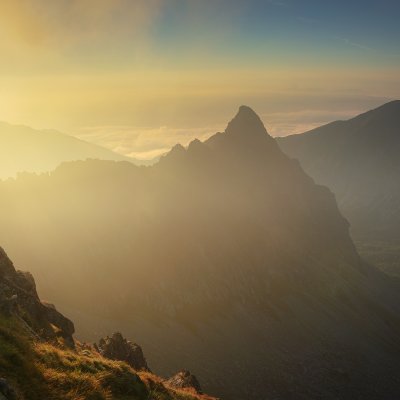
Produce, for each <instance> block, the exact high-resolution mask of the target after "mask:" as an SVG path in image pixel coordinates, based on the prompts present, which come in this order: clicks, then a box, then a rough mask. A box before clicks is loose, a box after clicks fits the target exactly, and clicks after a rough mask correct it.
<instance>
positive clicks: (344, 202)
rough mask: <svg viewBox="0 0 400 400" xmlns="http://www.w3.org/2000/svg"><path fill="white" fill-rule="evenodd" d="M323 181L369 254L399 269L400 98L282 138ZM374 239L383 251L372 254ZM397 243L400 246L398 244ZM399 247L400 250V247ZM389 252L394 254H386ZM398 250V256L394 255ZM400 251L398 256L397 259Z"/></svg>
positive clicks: (286, 148)
mask: <svg viewBox="0 0 400 400" xmlns="http://www.w3.org/2000/svg"><path fill="white" fill-rule="evenodd" d="M278 143H279V145H280V146H281V148H282V149H283V151H285V152H286V153H287V154H288V155H289V156H291V157H294V158H297V159H298V160H299V161H300V163H301V165H302V166H303V167H304V169H305V171H306V172H307V173H309V174H310V176H312V177H313V178H314V179H315V180H316V182H317V183H320V184H323V185H326V186H328V187H329V188H330V189H331V190H332V191H333V192H334V193H335V195H336V198H337V200H338V203H339V207H340V209H341V210H342V212H343V213H344V215H345V216H346V217H347V218H348V219H349V221H350V223H351V226H352V233H353V236H354V237H355V239H356V240H357V241H358V242H359V243H360V246H361V245H362V244H364V245H363V246H362V247H361V248H362V250H363V254H366V255H367V256H371V257H372V260H373V261H375V262H377V263H381V264H382V262H383V265H386V266H388V267H390V264H392V265H393V267H394V266H395V264H397V268H398V265H399V262H400V259H399V257H400V242H399V241H398V240H397V238H398V237H399V234H400V228H399V227H400V179H399V178H400V157H399V153H400V101H393V102H390V103H387V104H385V105H383V106H381V107H379V108H377V109H375V110H372V111H369V112H367V113H364V114H361V115H359V116H357V117H355V118H353V119H350V120H348V121H336V122H333V123H331V124H328V125H325V126H322V127H320V128H317V129H314V130H312V131H310V132H306V133H304V134H300V135H293V136H288V137H284V138H279V139H278ZM368 243H370V244H372V245H374V244H375V248H377V249H379V247H380V246H382V248H381V250H380V251H378V253H375V257H374V253H373V252H372V253H371V252H369V250H371V249H372V247H371V246H367V244H368ZM396 243H397V246H396ZM396 247H397V251H396ZM385 251H387V252H388V253H389V254H388V255H386V257H387V259H386V262H385V259H384V260H382V256H383V257H385V254H384V253H385ZM391 253H392V257H391V258H389V257H390V254H391ZM396 254H397V257H396Z"/></svg>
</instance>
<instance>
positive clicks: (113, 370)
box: [0, 314, 211, 400]
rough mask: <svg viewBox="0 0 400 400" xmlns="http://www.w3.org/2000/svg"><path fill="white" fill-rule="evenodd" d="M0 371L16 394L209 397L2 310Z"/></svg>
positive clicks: (172, 399)
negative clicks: (41, 335)
mask: <svg viewBox="0 0 400 400" xmlns="http://www.w3.org/2000/svg"><path fill="white" fill-rule="evenodd" d="M0 376H1V377H2V378H5V379H6V380H7V382H8V383H9V384H10V386H11V387H12V388H13V389H14V390H15V392H16V393H15V395H16V397H15V398H16V399H18V400H43V399H46V400H106V399H107V400H109V399H115V400H128V399H137V400H142V399H143V400H145V399H146V400H150V399H152V400H196V399H204V400H207V399H211V398H210V397H207V396H202V395H198V394H195V393H192V392H191V391H190V389H187V390H176V389H173V388H170V387H168V385H167V384H166V383H165V382H164V381H163V380H162V379H161V378H159V377H157V376H155V375H153V374H151V373H149V372H140V371H135V370H133V369H132V368H131V367H130V366H129V365H128V364H126V363H124V362H118V361H112V360H108V359H105V358H103V357H101V356H100V355H99V354H97V353H96V352H94V351H93V352H90V351H88V350H87V349H85V350H82V347H81V346H80V344H79V343H77V346H76V349H75V350H71V349H69V348H68V347H66V346H64V345H63V344H62V342H61V341H58V342H57V341H53V342H48V341H43V340H40V339H37V338H34V337H33V336H32V335H31V334H30V333H28V332H27V331H26V327H25V326H24V325H23V323H21V322H20V321H19V320H18V319H17V318H16V317H6V316H4V315H1V314H0ZM10 400H11V399H10Z"/></svg>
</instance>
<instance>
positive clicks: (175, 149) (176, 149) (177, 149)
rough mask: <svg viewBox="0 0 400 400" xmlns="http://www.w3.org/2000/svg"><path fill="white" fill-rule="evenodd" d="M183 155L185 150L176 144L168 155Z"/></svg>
mask: <svg viewBox="0 0 400 400" xmlns="http://www.w3.org/2000/svg"><path fill="white" fill-rule="evenodd" d="M182 153H185V148H184V147H183V146H182V145H181V144H180V143H178V144H176V145H175V146H174V147H173V148H172V149H171V151H170V152H169V153H168V154H182Z"/></svg>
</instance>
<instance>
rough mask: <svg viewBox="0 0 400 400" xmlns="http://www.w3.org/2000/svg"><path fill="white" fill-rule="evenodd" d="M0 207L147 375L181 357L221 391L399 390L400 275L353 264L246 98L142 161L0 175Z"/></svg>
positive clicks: (350, 395)
mask: <svg viewBox="0 0 400 400" xmlns="http://www.w3.org/2000/svg"><path fill="white" fill-rule="evenodd" d="M0 218H1V221H2V224H1V225H0V241H1V242H2V243H4V245H5V246H7V248H8V249H9V253H10V254H11V255H12V256H13V257H14V258H15V260H17V261H18V262H21V263H22V262H24V265H29V268H30V269H31V270H32V271H33V272H34V273H35V275H36V276H37V280H38V282H39V284H40V289H41V292H42V293H43V294H44V295H45V296H50V297H51V298H52V299H55V300H56V301H57V304H59V306H60V308H63V309H64V310H68V313H69V315H71V316H73V318H74V321H75V323H76V326H77V329H78V331H79V333H80V334H81V336H82V337H85V338H86V339H91V338H96V337H98V336H100V335H104V333H106V332H107V331H110V330H111V329H112V326H114V327H115V326H118V327H120V329H121V330H123V331H124V332H125V333H126V334H127V335H128V336H134V337H135V338H137V340H138V342H140V343H141V344H143V346H144V348H146V354H147V358H148V361H149V364H150V365H157V366H161V368H160V370H159V371H156V372H159V373H162V374H164V375H170V374H171V373H172V372H173V371H174V370H176V369H177V368H181V367H182V365H183V366H185V368H188V369H191V370H195V371H196V375H197V376H198V377H199V379H200V381H201V382H202V383H203V387H204V390H205V391H206V392H209V393H213V394H216V395H219V396H221V397H223V398H224V399H226V400H230V399H235V400H236V399H239V400H241V399H243V400H244V399H246V400H251V399H257V400H258V399H260V398H277V399H296V400H298V399H314V398H324V399H337V398H340V399H382V395H383V394H384V395H386V396H387V398H392V397H393V396H395V394H396V393H397V391H398V381H397V376H396V371H397V370H398V368H399V367H400V361H399V360H400V357H399V355H400V354H399V350H400V340H399V339H398V338H399V334H400V325H399V322H400V321H399V315H400V314H399V307H400V302H399V296H398V288H397V286H396V283H394V282H392V281H391V280H390V279H389V278H387V277H385V276H384V275H381V274H380V273H379V272H377V271H376V270H375V269H373V268H372V267H368V266H365V265H364V264H363V263H362V262H361V260H360V258H359V256H358V254H357V252H356V250H355V248H354V246H353V243H352V241H351V239H350V236H349V232H348V223H347V221H346V220H345V219H344V218H343V217H342V216H341V215H340V213H339V211H338V209H337V206H336V203H335V199H334V196H333V194H332V193H331V192H330V191H329V190H328V189H327V188H325V187H322V186H318V185H315V184H314V182H313V180H312V179H311V178H309V177H308V176H307V175H306V174H305V173H304V172H303V170H302V169H301V167H300V165H299V163H298V162H297V161H295V160H291V159H289V158H288V157H287V156H286V155H284V154H283V153H282V152H281V150H280V149H279V147H278V145H277V143H276V141H275V140H274V139H272V138H271V137H270V136H269V135H268V134H267V132H266V130H265V128H264V126H263V124H262V122H261V121H260V119H259V117H258V116H257V115H256V114H255V113H254V112H253V111H252V110H251V109H249V108H248V107H241V108H240V110H239V112H238V114H237V115H236V116H235V118H234V119H233V120H232V121H231V122H230V123H229V125H228V127H227V129H226V131H225V132H222V133H217V134H216V135H214V136H213V137H211V138H210V139H208V140H207V141H206V142H204V143H202V142H200V141H197V140H195V141H193V142H192V143H191V144H190V145H189V146H188V148H187V149H185V148H183V147H182V146H179V145H177V146H175V147H174V148H173V149H172V150H171V152H170V153H169V154H168V155H167V156H165V157H164V158H162V159H161V160H160V162H159V163H158V164H156V165H155V166H152V167H135V166H134V165H132V164H130V163H124V162H122V163H116V162H106V161H86V162H74V163H67V164H63V165H62V166H61V167H59V168H57V169H56V171H54V172H53V173H51V174H50V175H44V176H40V177H37V176H30V177H29V176H24V177H21V178H20V179H17V180H16V181H10V182H4V183H2V184H1V185H0ZM110 327H111V328H110Z"/></svg>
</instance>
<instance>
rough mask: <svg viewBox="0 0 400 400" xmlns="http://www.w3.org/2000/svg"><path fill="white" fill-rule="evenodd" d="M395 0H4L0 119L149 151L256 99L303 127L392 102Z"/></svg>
mask: <svg viewBox="0 0 400 400" xmlns="http://www.w3.org/2000/svg"><path fill="white" fill-rule="evenodd" d="M399 20H400V2H399V1H397V0H374V1H373V0H364V1H358V0H357V1H355V0H347V1H344V0H336V1H321V0H2V1H1V5H0V52H1V62H0V120H2V121H7V122H10V123H18V124H25V125H29V126H32V127H35V128H53V129H58V130H61V131H63V132H65V133H68V134H71V135H74V136H77V137H80V138H83V139H85V140H89V141H93V142H95V143H98V144H101V145H103V146H105V147H108V148H110V149H112V150H115V151H117V152H120V153H122V154H125V155H131V156H134V157H138V158H143V159H145V158H152V157H155V156H157V155H159V154H162V153H164V152H165V151H167V150H168V149H169V148H170V147H172V146H173V145H174V144H175V143H177V142H180V143H182V144H184V145H185V144H187V143H188V142H189V141H190V140H192V139H193V138H195V137H197V138H200V139H204V138H206V137H207V136H209V135H210V134H212V133H215V132H216V131H218V130H223V129H224V127H225V126H226V124H227V122H228V121H229V120H230V119H231V118H232V117H233V115H234V114H235V112H236V110H237V108H238V107H239V106H240V105H242V104H246V105H249V106H251V107H252V108H253V109H254V110H255V111H256V112H257V113H258V114H259V115H260V116H261V117H262V119H263V120H264V122H265V125H266V127H267V130H268V131H269V133H270V134H271V135H273V136H284V135H287V134H293V133H299V132H303V131H306V130H308V129H311V128H313V127H316V126H319V125H321V124H324V123H327V122H329V121H332V120H335V119H346V118H349V117H351V116H353V115H356V114H357V113H360V112H362V111H366V110H368V109H370V108H373V107H376V106H379V105H381V104H383V103H385V102H387V101H390V100H393V99H398V98H400V24H399V23H398V21H399Z"/></svg>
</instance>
